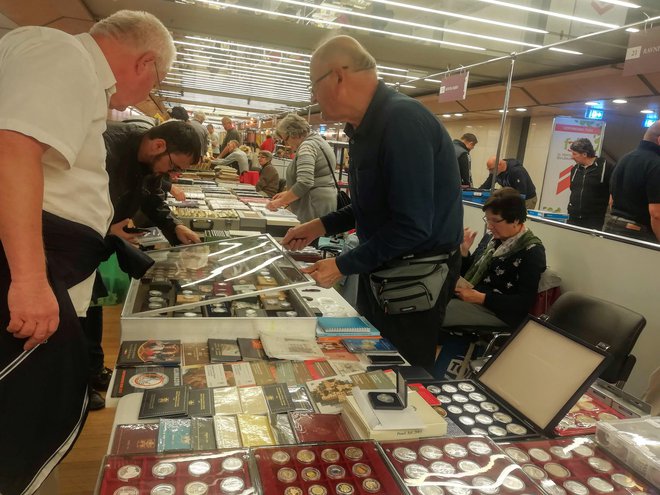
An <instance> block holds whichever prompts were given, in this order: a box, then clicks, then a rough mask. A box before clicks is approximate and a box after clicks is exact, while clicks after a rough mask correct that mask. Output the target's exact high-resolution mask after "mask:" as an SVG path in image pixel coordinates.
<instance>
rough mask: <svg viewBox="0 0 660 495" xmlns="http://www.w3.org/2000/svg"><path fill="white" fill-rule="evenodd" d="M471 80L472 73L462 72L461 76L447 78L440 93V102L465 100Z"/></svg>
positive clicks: (455, 75)
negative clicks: (469, 80)
mask: <svg viewBox="0 0 660 495" xmlns="http://www.w3.org/2000/svg"><path fill="white" fill-rule="evenodd" d="M469 78H470V72H461V73H460V74H454V75H453V76H449V77H445V78H444V79H443V80H442V85H441V86H440V91H439V92H438V102H439V103H442V102H445V101H459V100H464V99H465V95H466V94H467V85H468V79H469Z"/></svg>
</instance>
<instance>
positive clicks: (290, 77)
mask: <svg viewBox="0 0 660 495" xmlns="http://www.w3.org/2000/svg"><path fill="white" fill-rule="evenodd" d="M189 57H197V58H200V57H199V56H198V55H188V56H186V57H184V59H183V61H181V60H175V61H174V62H175V63H179V64H189V65H197V66H201V67H209V66H210V67H217V68H218V69H225V70H231V71H236V72H238V73H239V74H246V73H247V74H248V75H254V74H256V75H257V76H261V77H262V78H264V77H267V76H266V74H268V75H269V76H268V77H269V78H270V79H271V80H272V79H281V80H283V81H292V84H296V83H297V84H298V86H300V87H301V88H306V87H307V86H306V80H305V75H303V74H300V75H298V74H290V73H286V72H282V71H279V70H276V69H272V70H271V69H268V68H267V67H254V66H252V65H247V67H244V65H245V64H244V63H242V62H241V61H240V60H231V61H229V64H236V65H237V66H238V67H231V65H229V64H223V63H219V62H217V61H214V60H213V59H209V58H204V59H203V60H197V59H196V58H192V59H191V58H189ZM271 74H272V75H271Z"/></svg>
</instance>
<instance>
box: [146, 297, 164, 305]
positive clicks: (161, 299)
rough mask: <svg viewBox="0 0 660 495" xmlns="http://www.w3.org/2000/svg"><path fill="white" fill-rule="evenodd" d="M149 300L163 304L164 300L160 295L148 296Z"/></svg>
mask: <svg viewBox="0 0 660 495" xmlns="http://www.w3.org/2000/svg"><path fill="white" fill-rule="evenodd" d="M149 302H152V303H161V304H163V303H164V302H165V298H163V297H160V296H154V297H150V298H149Z"/></svg>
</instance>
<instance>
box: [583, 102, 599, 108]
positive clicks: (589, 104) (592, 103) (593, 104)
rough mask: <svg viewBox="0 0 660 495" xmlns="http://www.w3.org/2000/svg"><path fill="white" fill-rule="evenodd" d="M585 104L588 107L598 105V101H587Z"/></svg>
mask: <svg viewBox="0 0 660 495" xmlns="http://www.w3.org/2000/svg"><path fill="white" fill-rule="evenodd" d="M585 105H587V106H588V107H597V106H600V103H599V102H597V101H588V102H586V103H585Z"/></svg>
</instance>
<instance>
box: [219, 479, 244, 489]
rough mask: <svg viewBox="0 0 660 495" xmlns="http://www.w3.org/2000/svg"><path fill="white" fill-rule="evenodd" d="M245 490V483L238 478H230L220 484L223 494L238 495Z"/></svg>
mask: <svg viewBox="0 0 660 495" xmlns="http://www.w3.org/2000/svg"><path fill="white" fill-rule="evenodd" d="M243 488H245V481H243V480H242V479H241V478H239V477H238V476H230V477H229V478H225V479H224V480H222V481H221V482H220V491H221V492H222V493H238V492H242V491H243Z"/></svg>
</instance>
